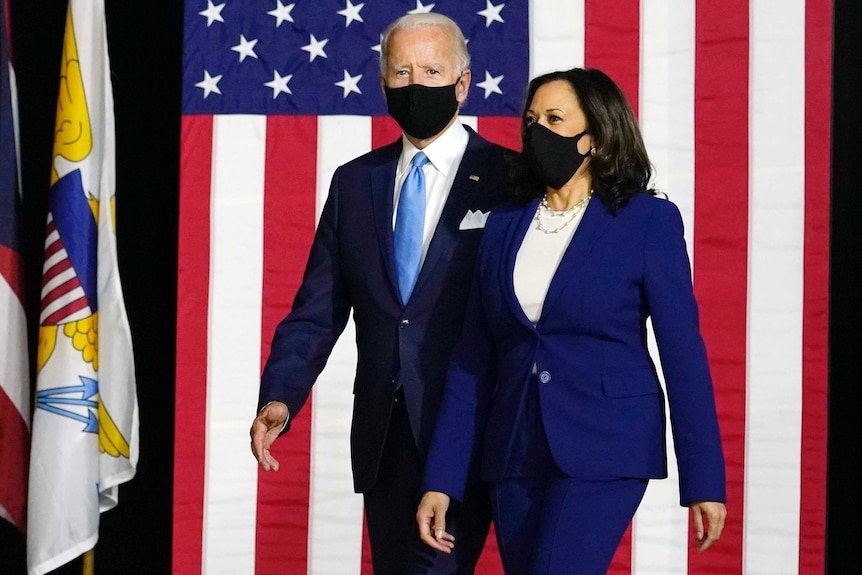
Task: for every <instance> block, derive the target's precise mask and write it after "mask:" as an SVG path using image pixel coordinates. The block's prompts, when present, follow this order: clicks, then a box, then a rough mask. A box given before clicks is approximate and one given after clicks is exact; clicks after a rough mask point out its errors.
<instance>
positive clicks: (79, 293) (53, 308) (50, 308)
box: [39, 286, 90, 323]
mask: <svg viewBox="0 0 862 575" xmlns="http://www.w3.org/2000/svg"><path fill="white" fill-rule="evenodd" d="M46 295H50V294H46ZM86 299H87V298H86V296H85V295H84V290H83V289H82V288H81V287H80V286H78V287H76V288H74V289H72V290H71V291H69V292H67V293H65V294H63V295H62V296H60V297H58V298H57V299H55V300H54V301H52V302H51V303H50V304H48V305H47V306H45V308H44V309H43V310H42V312H41V313H40V314H39V320H40V322H44V321H45V319H46V318H48V316H50V315H51V314H53V313H55V312H57V311H60V310H61V309H63V307H65V306H67V305H69V304H71V303H74V302H76V301H78V300H85V301H86ZM85 308H86V309H88V310H89V309H90V307H89V306H85ZM87 315H90V314H89V313H87ZM70 317H72V316H71V315H66V316H63V317H62V318H60V319H61V320H62V321H63V323H68V322H69V321H71V320H69V318H70ZM55 323H59V322H55Z"/></svg>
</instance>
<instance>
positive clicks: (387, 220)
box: [370, 139, 401, 302]
mask: <svg viewBox="0 0 862 575" xmlns="http://www.w3.org/2000/svg"><path fill="white" fill-rule="evenodd" d="M400 141H401V140H400V139H399V141H398V144H399V145H397V146H393V148H394V151H393V154H392V156H391V157H388V158H385V159H384V161H383V162H381V163H380V164H379V165H378V166H376V167H375V168H374V169H373V170H371V174H370V186H371V190H370V191H371V201H372V204H373V206H374V228H375V230H376V232H377V241H378V244H379V245H380V252H381V256H382V257H383V267H384V268H385V270H386V276H387V277H388V278H389V282H390V283H391V285H392V289H393V290H394V292H393V293H394V294H395V297H396V299H398V300H399V302H400V299H399V298H398V278H397V276H396V275H395V251H394V248H393V240H392V209H393V208H392V199H393V194H394V191H395V170H396V168H397V165H398V157H399V155H400V153H401V146H400Z"/></svg>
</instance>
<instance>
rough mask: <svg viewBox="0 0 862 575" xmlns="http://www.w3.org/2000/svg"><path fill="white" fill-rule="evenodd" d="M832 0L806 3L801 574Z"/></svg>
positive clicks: (823, 352)
mask: <svg viewBox="0 0 862 575" xmlns="http://www.w3.org/2000/svg"><path fill="white" fill-rule="evenodd" d="M831 49H832V0H808V1H807V2H806V3H805V142H806V147H805V247H804V257H805V260H804V266H803V270H804V271H803V279H804V285H803V311H802V460H801V470H800V472H801V487H802V493H801V501H800V524H799V573H800V575H809V574H811V575H813V574H815V573H818V574H819V573H823V572H825V555H826V550H825V538H826V524H825V523H826V429H827V395H826V391H827V375H828V347H827V345H828V334H829V329H828V327H829V326H828V320H829V201H828V195H827V194H828V190H829V186H828V185H827V184H826V183H827V182H829V175H830V174H829V146H828V145H826V144H825V142H829V141H831V133H830V117H831V96H832V94H831V70H832V59H831Z"/></svg>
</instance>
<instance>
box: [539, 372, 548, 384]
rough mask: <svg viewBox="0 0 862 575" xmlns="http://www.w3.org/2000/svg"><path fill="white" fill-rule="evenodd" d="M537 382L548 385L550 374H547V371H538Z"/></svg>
mask: <svg viewBox="0 0 862 575" xmlns="http://www.w3.org/2000/svg"><path fill="white" fill-rule="evenodd" d="M539 381H540V382H541V383H548V382H549V381H551V374H550V373H548V372H547V371H540V372H539Z"/></svg>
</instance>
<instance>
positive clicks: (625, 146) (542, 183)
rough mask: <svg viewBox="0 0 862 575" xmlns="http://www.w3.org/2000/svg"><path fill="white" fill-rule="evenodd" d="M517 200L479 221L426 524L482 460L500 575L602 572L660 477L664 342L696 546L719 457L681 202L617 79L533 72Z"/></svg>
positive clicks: (711, 515)
mask: <svg viewBox="0 0 862 575" xmlns="http://www.w3.org/2000/svg"><path fill="white" fill-rule="evenodd" d="M523 120H524V123H523V127H522V140H523V151H522V152H521V153H520V154H519V155H518V157H517V158H516V159H515V162H514V165H513V168H514V169H513V178H512V179H513V193H514V200H515V201H514V202H513V205H512V206H511V207H508V208H502V209H500V210H498V211H495V212H493V213H492V214H491V216H490V218H489V219H488V221H487V224H486V227H485V233H484V236H483V239H482V245H481V248H480V254H479V263H478V266H477V268H476V275H475V277H474V283H473V288H472V294H471V296H470V297H471V301H470V303H469V304H468V308H467V309H468V311H467V316H466V317H467V320H466V322H465V324H464V331H463V333H462V336H461V340H460V343H459V344H458V346H457V348H456V353H455V356H454V358H453V362H452V365H451V366H450V369H449V375H448V381H447V387H446V394H445V397H444V400H443V405H442V408H441V411H440V413H439V416H438V420H437V425H436V430H435V434H434V440H433V443H432V446H431V450H430V452H429V455H428V460H427V463H426V468H425V480H424V484H423V490H424V491H426V493H425V496H424V498H423V499H422V502H421V504H420V506H419V509H418V511H417V521H418V523H419V529H420V535H421V537H422V539H423V540H424V541H425V542H426V543H428V544H429V545H430V546H432V547H434V548H436V549H439V550H441V551H450V550H451V549H452V548H453V546H454V538H453V537H452V536H451V535H450V534H448V533H446V530H445V514H446V510H447V509H448V506H449V502H450V500H451V498H454V499H459V498H460V497H461V496H462V495H463V493H464V486H465V484H466V482H467V479H468V476H469V475H471V474H473V473H476V472H478V473H479V474H480V476H481V478H482V479H484V480H486V481H488V482H490V484H491V486H492V504H493V513H494V523H495V530H496V533H497V537H498V543H499V547H500V553H501V557H502V560H503V566H504V568H505V570H506V573H509V574H512V575H524V574H531V575H538V574H546V573H550V574H567V575H569V574H582V573H583V574H593V573H595V574H603V573H605V572H606V570H607V568H608V566H609V565H610V562H611V559H612V558H613V555H614V552H615V550H616V547H617V545H618V543H619V541H620V539H621V537H622V535H623V533H624V532H625V529H626V527H627V525H628V524H629V522H630V521H631V519H632V517H633V515H634V513H635V511H636V509H637V507H638V505H639V504H640V501H641V498H642V497H643V494H644V491H645V489H646V486H647V482H648V481H649V480H650V479H654V478H663V477H666V476H667V460H666V453H665V413H664V406H665V402H664V395H663V392H662V388H661V386H660V384H659V379H658V376H657V374H656V368H655V365H654V364H653V362H652V360H651V359H650V356H649V353H648V351H647V330H646V320H647V318H651V320H652V325H653V328H654V331H655V336H656V340H657V342H658V347H659V353H660V356H661V365H662V369H663V372H664V377H665V384H666V389H667V394H668V402H669V405H670V419H671V423H672V427H673V437H674V448H675V451H676V455H677V462H678V466H679V477H680V486H679V487H680V503H681V504H682V505H684V506H687V507H689V508H690V509H691V514H692V517H693V523H694V526H695V530H696V532H697V540H698V548H699V549H700V550H705V549H707V548H708V547H709V546H710V545H712V543H713V542H714V541H716V540H717V539H718V538H719V536H720V534H721V531H722V529H723V526H724V519H725V516H726V510H725V506H724V503H723V502H724V500H725V485H724V483H725V479H724V458H723V455H722V449H721V439H720V435H719V430H718V422H717V417H716V412H715V401H714V397H713V390H712V382H711V379H710V374H709V367H708V365H707V359H706V351H705V349H704V344H703V339H702V337H701V335H700V331H699V327H698V311H697V304H696V302H695V299H694V294H693V291H692V284H691V268H690V265H689V261H688V255H687V253H686V248H685V240H684V239H683V228H682V220H681V218H680V214H679V211H678V210H677V208H676V206H674V204H672V203H671V202H669V201H667V200H666V199H661V198H658V197H656V196H655V194H654V192H653V191H650V190H648V189H647V186H648V183H649V180H650V177H651V167H650V163H649V158H648V157H647V154H646V150H645V148H644V145H643V140H642V139H641V135H640V131H639V129H638V125H637V121H636V120H635V117H634V114H633V113H632V111H631V108H630V107H629V105H628V103H627V101H626V99H625V97H624V96H623V94H622V92H621V91H620V89H619V88H618V87H617V85H616V84H615V83H614V82H613V81H612V80H611V79H610V78H609V77H608V76H607V75H605V74H604V73H602V72H601V71H599V70H584V69H579V68H575V69H572V70H568V71H565V72H554V73H550V74H546V75H544V76H540V77H538V78H536V79H534V80H533V81H532V82H531V83H530V86H529V90H528V95H527V102H526V106H525V110H524V114H523Z"/></svg>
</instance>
